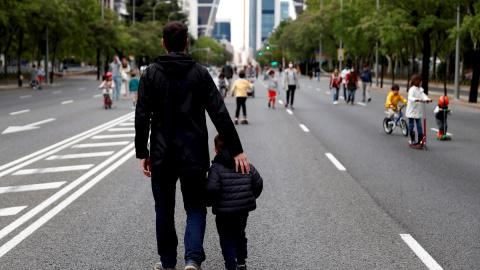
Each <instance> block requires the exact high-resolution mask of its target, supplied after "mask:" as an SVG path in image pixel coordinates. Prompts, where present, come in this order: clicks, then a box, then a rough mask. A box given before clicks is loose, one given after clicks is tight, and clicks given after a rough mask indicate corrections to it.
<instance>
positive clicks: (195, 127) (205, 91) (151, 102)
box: [135, 53, 243, 172]
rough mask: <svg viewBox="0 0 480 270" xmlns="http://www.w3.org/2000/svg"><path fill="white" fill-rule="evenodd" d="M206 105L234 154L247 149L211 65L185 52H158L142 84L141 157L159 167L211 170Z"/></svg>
mask: <svg viewBox="0 0 480 270" xmlns="http://www.w3.org/2000/svg"><path fill="white" fill-rule="evenodd" d="M205 111H207V112H208V115H209V116H210V119H211V120H212V122H213V124H214V125H215V127H216V129H217V131H218V133H219V134H220V135H221V137H222V139H223V141H224V143H225V148H226V149H228V151H229V152H230V154H231V155H232V156H236V155H238V154H240V153H243V149H242V145H241V143H240V139H239V137H238V134H237V131H236V130H235V126H234V125H233V122H232V119H231V118H230V115H229V114H228V111H227V108H226V107H225V104H224V102H223V100H222V98H221V96H220V93H219V91H218V90H217V87H216V86H215V83H214V82H213V80H212V77H211V76H210V74H209V73H208V71H207V69H205V68H204V67H202V66H201V65H199V64H198V63H197V62H195V60H193V59H192V58H191V57H190V56H189V55H185V54H179V53H172V54H166V55H161V56H158V57H157V58H155V59H154V63H153V64H151V65H150V66H149V67H147V68H146V69H145V71H144V72H143V74H142V76H141V78H140V85H139V88H138V101H137V108H136V111H135V132H136V134H135V149H136V156H137V158H140V159H143V158H147V157H150V158H151V165H152V167H153V168H158V169H166V170H175V171H205V172H206V171H208V168H209V161H210V158H209V149H208V131H207V124H206V114H205ZM150 129H151V135H150V153H149V150H148V148H147V146H148V145H147V143H148V135H149V131H150Z"/></svg>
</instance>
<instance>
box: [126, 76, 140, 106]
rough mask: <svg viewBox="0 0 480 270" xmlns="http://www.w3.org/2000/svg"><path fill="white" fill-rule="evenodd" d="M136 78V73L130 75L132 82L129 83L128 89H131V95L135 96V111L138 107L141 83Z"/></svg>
mask: <svg viewBox="0 0 480 270" xmlns="http://www.w3.org/2000/svg"><path fill="white" fill-rule="evenodd" d="M135 76H136V74H135V72H133V71H132V72H131V73H130V82H129V83H128V88H129V89H130V95H133V97H132V102H133V107H132V109H133V110H135V108H136V107H137V98H138V84H139V83H140V81H139V80H138V78H136V77H135Z"/></svg>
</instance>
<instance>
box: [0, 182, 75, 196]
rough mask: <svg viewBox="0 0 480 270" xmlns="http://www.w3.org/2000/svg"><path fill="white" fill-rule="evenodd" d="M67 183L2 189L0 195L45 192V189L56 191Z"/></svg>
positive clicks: (0, 188)
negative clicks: (35, 191)
mask: <svg viewBox="0 0 480 270" xmlns="http://www.w3.org/2000/svg"><path fill="white" fill-rule="evenodd" d="M65 183H66V181H62V182H52V183H44V184H34V185H23V186H10V187H0V194H4V193H12V192H24V191H34V190H45V189H56V188H59V187H61V186H62V185H63V184H65Z"/></svg>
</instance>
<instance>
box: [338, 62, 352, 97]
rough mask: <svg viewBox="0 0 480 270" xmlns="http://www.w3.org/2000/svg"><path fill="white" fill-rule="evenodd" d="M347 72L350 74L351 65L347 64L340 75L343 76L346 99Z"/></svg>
mask: <svg viewBox="0 0 480 270" xmlns="http://www.w3.org/2000/svg"><path fill="white" fill-rule="evenodd" d="M347 74H350V66H349V65H346V66H345V68H344V69H343V70H342V72H340V77H342V86H343V97H344V99H345V101H347V87H346V86H345V84H346V83H347V82H346V81H345V79H346V78H347ZM347 103H348V102H347Z"/></svg>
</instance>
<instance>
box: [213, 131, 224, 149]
mask: <svg viewBox="0 0 480 270" xmlns="http://www.w3.org/2000/svg"><path fill="white" fill-rule="evenodd" d="M213 141H214V142H215V148H216V149H217V151H218V152H220V151H222V150H223V140H222V138H221V137H220V134H217V135H215V138H214V139H213Z"/></svg>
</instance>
